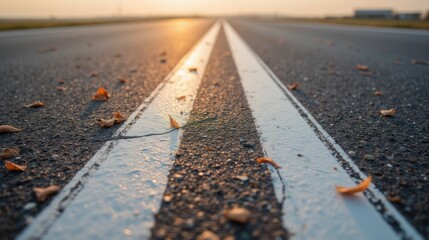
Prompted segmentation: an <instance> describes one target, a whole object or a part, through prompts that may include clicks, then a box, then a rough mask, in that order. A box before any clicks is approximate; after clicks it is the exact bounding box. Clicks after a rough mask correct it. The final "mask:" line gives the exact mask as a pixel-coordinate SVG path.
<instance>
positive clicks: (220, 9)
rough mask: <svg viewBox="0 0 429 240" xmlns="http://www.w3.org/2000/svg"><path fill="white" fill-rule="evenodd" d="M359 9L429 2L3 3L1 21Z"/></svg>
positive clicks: (419, 7) (427, 1) (317, 13)
mask: <svg viewBox="0 0 429 240" xmlns="http://www.w3.org/2000/svg"><path fill="white" fill-rule="evenodd" d="M118 6H121V7H120V8H119V7H118ZM356 8H390V9H394V10H396V11H418V12H425V13H426V12H427V11H428V10H429V0H0V18H20V17H25V18H47V17H57V18H67V17H107V16H117V15H122V16H131V15H132V16H155V15H173V14H181V15H182V14H183V15H189V14H192V15H193V14H198V15H219V14H277V15H288V16H296V17H298V16H301V17H324V16H341V15H352V14H353V10H354V9H356Z"/></svg>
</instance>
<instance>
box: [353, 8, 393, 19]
mask: <svg viewBox="0 0 429 240" xmlns="http://www.w3.org/2000/svg"><path fill="white" fill-rule="evenodd" d="M394 16H395V14H394V12H393V10H390V9H379V10H375V9H374V10H372V9H367V10H363V9H360V10H359V9H358V10H355V18H375V19H393V18H394Z"/></svg>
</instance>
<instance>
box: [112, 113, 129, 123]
mask: <svg viewBox="0 0 429 240" xmlns="http://www.w3.org/2000/svg"><path fill="white" fill-rule="evenodd" d="M113 120H115V123H121V122H123V121H125V120H127V118H126V117H125V116H124V115H122V114H121V113H120V112H114V113H113Z"/></svg>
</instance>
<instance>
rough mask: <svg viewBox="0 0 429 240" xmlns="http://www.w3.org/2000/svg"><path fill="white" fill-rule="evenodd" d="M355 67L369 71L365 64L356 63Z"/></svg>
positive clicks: (362, 70)
mask: <svg viewBox="0 0 429 240" xmlns="http://www.w3.org/2000/svg"><path fill="white" fill-rule="evenodd" d="M356 69H357V70H359V71H361V72H369V68H368V66H366V65H361V64H358V65H356Z"/></svg>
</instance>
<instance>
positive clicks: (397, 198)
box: [387, 196, 402, 203]
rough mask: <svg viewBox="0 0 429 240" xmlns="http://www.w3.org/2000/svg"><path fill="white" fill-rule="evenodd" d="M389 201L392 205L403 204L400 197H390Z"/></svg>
mask: <svg viewBox="0 0 429 240" xmlns="http://www.w3.org/2000/svg"><path fill="white" fill-rule="evenodd" d="M387 200H388V201H389V202H392V203H402V200H401V198H400V197H398V196H388V197H387Z"/></svg>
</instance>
